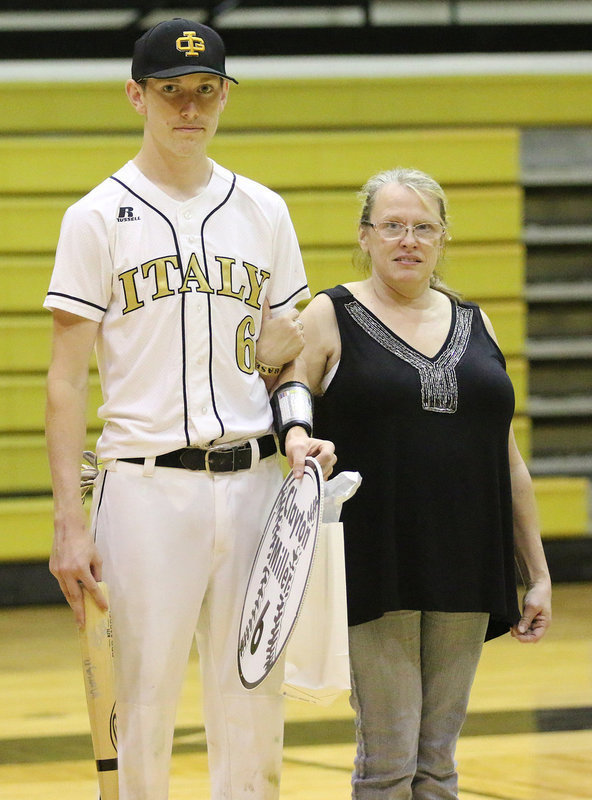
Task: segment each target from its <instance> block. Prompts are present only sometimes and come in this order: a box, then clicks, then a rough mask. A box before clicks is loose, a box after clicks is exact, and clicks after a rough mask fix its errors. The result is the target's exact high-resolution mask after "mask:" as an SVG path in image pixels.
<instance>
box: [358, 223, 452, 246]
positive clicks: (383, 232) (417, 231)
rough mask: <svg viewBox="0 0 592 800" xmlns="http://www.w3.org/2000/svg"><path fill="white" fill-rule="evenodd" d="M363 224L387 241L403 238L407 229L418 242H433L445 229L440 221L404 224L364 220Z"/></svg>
mask: <svg viewBox="0 0 592 800" xmlns="http://www.w3.org/2000/svg"><path fill="white" fill-rule="evenodd" d="M363 224H364V225H368V226H369V227H370V228H373V229H374V230H375V231H376V233H377V234H378V235H379V236H380V237H381V239H384V240H385V241H387V242H396V241H397V240H398V239H404V238H405V236H407V234H408V233H409V231H413V235H414V237H415V238H416V240H417V241H418V242H424V243H425V244H434V243H435V242H436V241H437V240H438V239H439V238H440V237H441V236H442V234H443V233H444V232H445V230H446V228H445V227H444V225H442V223H440V222H418V223H417V224H416V225H404V224H403V223H402V222H364V223H363Z"/></svg>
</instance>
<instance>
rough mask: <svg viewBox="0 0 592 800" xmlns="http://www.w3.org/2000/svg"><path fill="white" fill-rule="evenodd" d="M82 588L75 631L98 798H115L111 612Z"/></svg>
mask: <svg viewBox="0 0 592 800" xmlns="http://www.w3.org/2000/svg"><path fill="white" fill-rule="evenodd" d="M99 587H100V588H101V590H102V592H103V594H104V595H105V597H106V598H107V600H109V592H108V589H107V585H106V584H105V583H104V582H103V581H101V582H99ZM82 591H83V595H84V614H85V623H84V628H81V629H80V632H79V637H80V650H81V654H82V671H83V673H84V688H85V690H86V705H87V707H88V717H89V720H90V732H91V738H92V745H93V752H94V756H95V762H96V766H97V777H98V781H99V791H100V800H119V782H118V772H117V728H116V718H115V686H114V681H113V633H112V630H111V613H110V611H109V609H107V611H103V609H101V608H99V607H98V605H97V604H96V603H95V601H94V600H93V598H92V596H91V594H90V593H89V592H88V591H87V590H86V589H83V590H82Z"/></svg>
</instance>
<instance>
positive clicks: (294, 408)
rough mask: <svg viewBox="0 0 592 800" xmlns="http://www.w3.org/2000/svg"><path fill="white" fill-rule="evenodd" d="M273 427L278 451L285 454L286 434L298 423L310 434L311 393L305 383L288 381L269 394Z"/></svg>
mask: <svg viewBox="0 0 592 800" xmlns="http://www.w3.org/2000/svg"><path fill="white" fill-rule="evenodd" d="M271 410H272V411H273V427H274V429H275V432H276V433H277V437H278V441H279V446H280V453H281V454H282V455H284V456H285V455H286V434H287V433H288V431H289V430H290V428H293V427H295V426H296V425H300V426H301V427H303V428H304V429H305V431H306V432H307V433H308V435H309V436H310V435H311V433H312V395H311V393H310V389H309V388H308V386H306V384H304V383H301V382H300V381H288V382H287V383H283V384H282V385H281V386H279V387H278V388H277V389H276V390H275V392H274V393H273V395H272V396H271Z"/></svg>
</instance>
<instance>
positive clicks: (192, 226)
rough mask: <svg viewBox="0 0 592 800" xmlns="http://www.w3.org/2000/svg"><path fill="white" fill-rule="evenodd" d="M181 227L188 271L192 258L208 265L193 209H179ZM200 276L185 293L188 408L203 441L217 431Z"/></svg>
mask: <svg viewBox="0 0 592 800" xmlns="http://www.w3.org/2000/svg"><path fill="white" fill-rule="evenodd" d="M178 219H179V231H180V234H181V237H180V238H181V249H182V254H183V267H184V270H185V271H186V270H187V269H188V265H189V263H190V262H191V263H192V264H193V271H194V272H195V271H196V270H198V269H201V270H203V272H204V274H205V269H204V265H203V256H202V253H201V248H200V247H199V243H200V241H201V240H200V237H199V236H198V235H197V232H196V227H197V226H198V224H199V220H197V219H196V216H195V214H194V213H193V211H192V210H191V209H188V208H185V209H182V210H181V211H180V213H179V217H178ZM198 285H199V283H198V281H197V280H190V281H189V282H188V283H187V288H188V289H189V291H187V292H186V294H185V348H186V357H187V402H188V412H189V431H190V438H191V442H192V444H203V443H204V442H206V441H208V440H210V439H212V438H214V437H215V436H216V435H218V430H217V429H218V426H217V425H216V430H215V431H211V430H210V424H209V420H208V415H209V414H210V413H211V398H210V380H209V375H208V364H209V360H210V340H209V333H208V330H209V326H208V324H207V297H206V295H205V294H202V293H201V292H197V291H196V289H197V287H198Z"/></svg>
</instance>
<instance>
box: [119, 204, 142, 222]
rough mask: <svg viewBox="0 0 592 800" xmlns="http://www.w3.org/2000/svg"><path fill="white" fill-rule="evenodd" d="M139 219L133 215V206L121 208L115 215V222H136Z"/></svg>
mask: <svg viewBox="0 0 592 800" xmlns="http://www.w3.org/2000/svg"><path fill="white" fill-rule="evenodd" d="M139 219H140V217H137V216H136V215H135V214H134V209H133V206H121V208H120V209H119V214H118V215H117V222H138V220H139Z"/></svg>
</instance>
